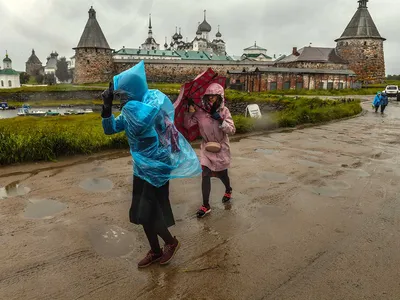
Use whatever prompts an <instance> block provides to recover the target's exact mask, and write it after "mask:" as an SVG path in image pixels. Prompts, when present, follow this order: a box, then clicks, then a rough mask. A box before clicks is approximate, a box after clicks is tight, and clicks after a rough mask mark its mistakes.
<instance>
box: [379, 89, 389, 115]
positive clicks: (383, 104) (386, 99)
mask: <svg viewBox="0 0 400 300" xmlns="http://www.w3.org/2000/svg"><path fill="white" fill-rule="evenodd" d="M380 104H381V114H382V115H383V113H384V111H385V108H386V106H388V104H389V97H388V95H387V94H386V92H385V91H383V92H382V94H381V102H380Z"/></svg>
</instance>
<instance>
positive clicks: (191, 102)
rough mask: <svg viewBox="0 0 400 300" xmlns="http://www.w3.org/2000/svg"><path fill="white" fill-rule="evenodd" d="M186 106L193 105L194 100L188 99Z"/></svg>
mask: <svg viewBox="0 0 400 300" xmlns="http://www.w3.org/2000/svg"><path fill="white" fill-rule="evenodd" d="M188 106H194V101H193V99H192V98H189V99H188Z"/></svg>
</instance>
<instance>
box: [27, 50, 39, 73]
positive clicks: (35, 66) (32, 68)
mask: <svg viewBox="0 0 400 300" xmlns="http://www.w3.org/2000/svg"><path fill="white" fill-rule="evenodd" d="M25 72H26V73H27V74H29V75H30V76H36V75H38V74H40V73H42V72H43V66H42V62H41V61H40V59H39V58H38V57H37V56H36V53H35V49H32V54H31V56H30V57H29V58H28V61H27V62H26V63H25Z"/></svg>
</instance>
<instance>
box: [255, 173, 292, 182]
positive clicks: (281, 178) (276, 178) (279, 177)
mask: <svg viewBox="0 0 400 300" xmlns="http://www.w3.org/2000/svg"><path fill="white" fill-rule="evenodd" d="M260 176H261V177H262V178H264V179H267V180H269V181H273V182H288V181H289V177H288V176H287V175H285V174H281V173H275V172H261V173H260Z"/></svg>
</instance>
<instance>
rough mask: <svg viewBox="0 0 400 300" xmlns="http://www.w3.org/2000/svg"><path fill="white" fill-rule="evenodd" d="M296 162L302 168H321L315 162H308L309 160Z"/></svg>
mask: <svg viewBox="0 0 400 300" xmlns="http://www.w3.org/2000/svg"><path fill="white" fill-rule="evenodd" d="M297 162H298V163H299V164H301V165H303V166H306V167H312V168H319V167H322V165H321V164H319V163H316V162H313V161H310V160H303V159H299V160H297Z"/></svg>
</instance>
